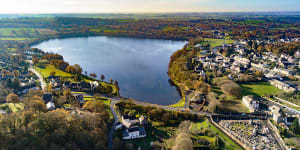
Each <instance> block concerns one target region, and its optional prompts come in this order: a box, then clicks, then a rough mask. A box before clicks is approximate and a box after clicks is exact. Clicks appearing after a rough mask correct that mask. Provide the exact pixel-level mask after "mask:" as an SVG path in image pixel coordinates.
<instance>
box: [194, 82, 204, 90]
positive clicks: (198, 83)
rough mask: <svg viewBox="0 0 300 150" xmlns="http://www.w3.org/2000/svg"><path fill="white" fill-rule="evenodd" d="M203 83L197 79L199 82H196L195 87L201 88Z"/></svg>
mask: <svg viewBox="0 0 300 150" xmlns="http://www.w3.org/2000/svg"><path fill="white" fill-rule="evenodd" d="M202 83H203V81H197V82H196V83H195V84H194V89H199V88H200V86H201V84H202Z"/></svg>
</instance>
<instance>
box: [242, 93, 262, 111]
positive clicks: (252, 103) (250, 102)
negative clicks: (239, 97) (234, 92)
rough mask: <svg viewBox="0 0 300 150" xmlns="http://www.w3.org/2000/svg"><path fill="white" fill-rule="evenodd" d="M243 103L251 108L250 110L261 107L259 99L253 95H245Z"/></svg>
mask: <svg viewBox="0 0 300 150" xmlns="http://www.w3.org/2000/svg"><path fill="white" fill-rule="evenodd" d="M243 103H244V105H246V106H247V107H248V108H249V111H250V112H255V111H257V110H258V109H259V100H257V99H255V98H254V97H253V96H252V95H249V96H244V97H243Z"/></svg>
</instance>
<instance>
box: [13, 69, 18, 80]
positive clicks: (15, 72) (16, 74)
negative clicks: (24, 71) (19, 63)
mask: <svg viewBox="0 0 300 150" xmlns="http://www.w3.org/2000/svg"><path fill="white" fill-rule="evenodd" d="M12 75H13V76H14V78H17V77H18V76H19V71H18V70H13V71H12Z"/></svg>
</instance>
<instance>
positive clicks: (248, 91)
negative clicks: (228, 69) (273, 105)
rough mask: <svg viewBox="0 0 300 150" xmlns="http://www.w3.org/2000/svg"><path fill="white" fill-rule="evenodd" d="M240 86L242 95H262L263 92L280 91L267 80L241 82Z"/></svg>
mask: <svg viewBox="0 0 300 150" xmlns="http://www.w3.org/2000/svg"><path fill="white" fill-rule="evenodd" d="M241 87H242V90H243V91H242V93H243V96H246V95H255V96H264V95H265V94H276V93H280V92H282V91H281V90H279V89H277V88H276V87H274V86H272V85H270V84H269V83H267V82H251V83H247V84H241Z"/></svg>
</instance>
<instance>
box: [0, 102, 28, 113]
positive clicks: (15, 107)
mask: <svg viewBox="0 0 300 150" xmlns="http://www.w3.org/2000/svg"><path fill="white" fill-rule="evenodd" d="M0 109H1V110H5V111H6V112H19V111H21V110H23V109H24V104H23V103H16V104H13V103H5V104H2V105H0Z"/></svg>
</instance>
